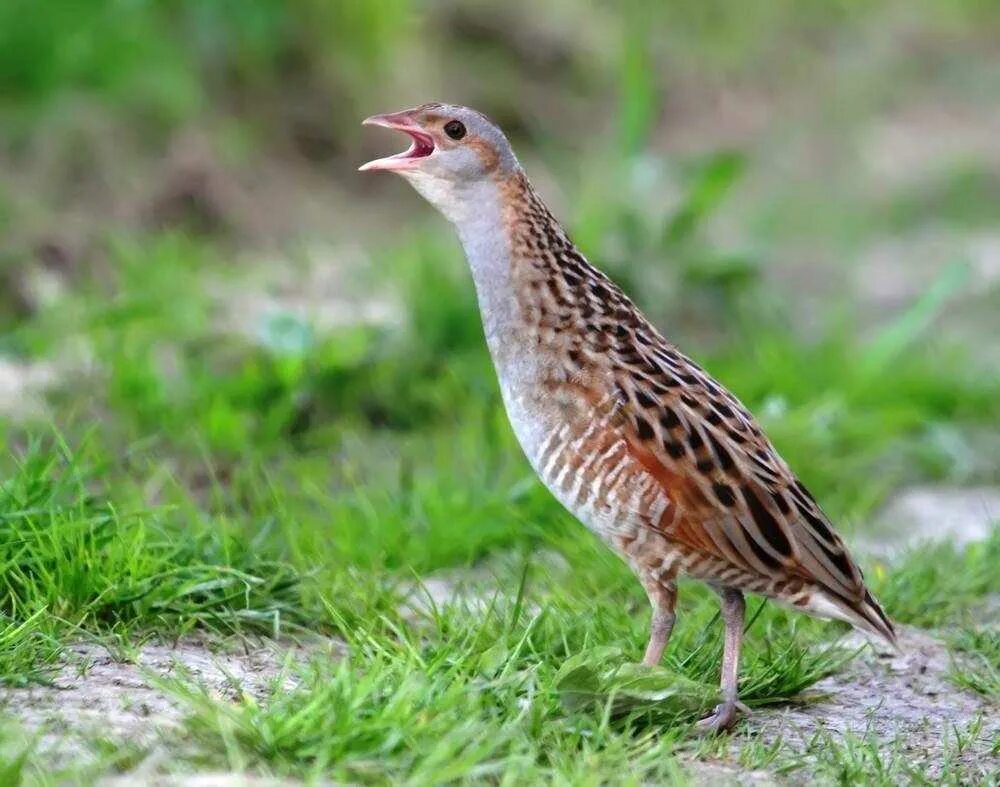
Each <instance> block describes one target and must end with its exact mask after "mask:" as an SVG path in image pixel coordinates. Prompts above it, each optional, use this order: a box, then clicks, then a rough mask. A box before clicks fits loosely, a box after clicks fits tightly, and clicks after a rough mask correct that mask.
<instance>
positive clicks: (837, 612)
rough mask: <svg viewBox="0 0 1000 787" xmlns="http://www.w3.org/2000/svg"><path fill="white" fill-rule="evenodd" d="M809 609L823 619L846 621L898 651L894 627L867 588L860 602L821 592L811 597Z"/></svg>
mask: <svg viewBox="0 0 1000 787" xmlns="http://www.w3.org/2000/svg"><path fill="white" fill-rule="evenodd" d="M809 607H810V611H812V612H816V613H817V614H819V615H822V616H824V617H831V618H838V619H840V620H843V621H846V622H847V623H850V624H851V625H852V626H854V628H856V629H859V630H861V631H864V632H866V633H868V634H873V635H874V636H876V637H878V638H879V639H881V640H884V641H885V642H886V643H887V644H889V645H891V646H892V648H893V649H894V650H896V651H898V650H899V645H898V642H897V639H896V627H895V626H894V625H893V623H892V621H891V620H890V619H889V616H888V615H886V614H885V610H884V609H882V605H881V604H879V603H878V601H876V600H875V597H874V596H873V595H872V593H871V591H870V590H868V589H867V588H865V593H864V596H863V597H862V598H861V600H860V601H848V600H847V599H845V598H843V597H841V596H839V595H837V594H834V593H830V592H823V591H821V592H819V593H817V594H816V595H814V596H813V598H812V600H811V602H810V604H809Z"/></svg>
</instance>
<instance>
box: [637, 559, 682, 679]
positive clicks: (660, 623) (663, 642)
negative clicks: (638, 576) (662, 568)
mask: <svg viewBox="0 0 1000 787" xmlns="http://www.w3.org/2000/svg"><path fill="white" fill-rule="evenodd" d="M642 584H643V586H644V587H645V588H646V593H647V594H648V595H649V603H650V604H652V605H653V619H652V621H651V623H650V626H649V644H647V645H646V655H645V656H643V657H642V663H643V664H645V665H646V666H647V667H655V666H656V665H657V664H659V663H660V659H661V658H662V657H663V649H664V648H666V647H667V642H668V641H669V640H670V632H671V631H673V628H674V620H675V618H676V616H675V615H674V605H675V604H676V603H677V585H676V584H675V583H674V581H673V580H669V581H667V582H665V583H664V582H663V581H660V580H655V579H653V578H652V577H650V578H648V579H646V578H644V579H643V582H642Z"/></svg>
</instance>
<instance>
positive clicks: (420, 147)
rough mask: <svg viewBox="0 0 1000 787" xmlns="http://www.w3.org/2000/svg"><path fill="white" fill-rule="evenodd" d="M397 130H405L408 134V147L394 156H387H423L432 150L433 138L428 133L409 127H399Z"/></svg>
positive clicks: (400, 157)
mask: <svg viewBox="0 0 1000 787" xmlns="http://www.w3.org/2000/svg"><path fill="white" fill-rule="evenodd" d="M399 130H400V131H405V132H406V133H407V134H409V135H410V147H408V148H407V149H406V150H404V151H403V152H402V153H397V154H396V155H395V156H390V157H389V158H394V159H404V158H425V157H426V156H429V155H430V154H431V153H433V152H434V140H433V139H432V138H431V136H430V135H429V134H424V133H423V132H421V131H416V130H414V129H411V128H401V129H399Z"/></svg>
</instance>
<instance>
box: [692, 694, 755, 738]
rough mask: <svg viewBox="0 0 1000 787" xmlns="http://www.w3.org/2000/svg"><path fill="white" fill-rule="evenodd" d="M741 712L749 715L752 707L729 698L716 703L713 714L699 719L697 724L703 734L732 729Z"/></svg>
mask: <svg viewBox="0 0 1000 787" xmlns="http://www.w3.org/2000/svg"><path fill="white" fill-rule="evenodd" d="M740 713H744V714H747V715H749V714H750V709H749V708H748V707H747V706H746V705H744V704H743V703H742V702H740V701H739V700H729V701H727V702H723V703H722V704H721V705H716V706H715V711H714V712H713V713H712V715H711V716H708V717H706V718H704V719H702V720H701V721H699V722H698V724H697V725H696V726H697V729H698V731H699V732H701V733H702V734H705V735H714V734H715V733H718V732H724V731H725V730H728V729H731V728H732V726H733V725H734V724H736V720H737V719H738V718H739V714H740Z"/></svg>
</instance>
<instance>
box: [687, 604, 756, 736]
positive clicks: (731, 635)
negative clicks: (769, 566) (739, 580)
mask: <svg viewBox="0 0 1000 787" xmlns="http://www.w3.org/2000/svg"><path fill="white" fill-rule="evenodd" d="M720 595H721V596H722V621H723V623H725V626H726V638H725V643H724V645H723V649H722V681H721V684H722V704H721V705H718V706H716V708H715V712H714V713H713V714H712V715H711V716H709V717H708V718H706V719H702V720H701V721H700V722H698V727H699V728H701V729H702V730H704V731H706V732H718V731H720V730H728V729H729V728H730V727H732V726H733V724H735V723H736V716H737V711H741V710H742V711H747V707H746V706H745V705H744V704H743V703H742V702H740V701H739V699H738V695H737V685H738V683H739V671H740V644H741V643H742V641H743V616H744V613H745V612H746V602H745V601H744V600H743V594H742V593H741V592H740V591H739V590H736V589H734V588H723V589H722V590H721V591H720Z"/></svg>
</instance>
